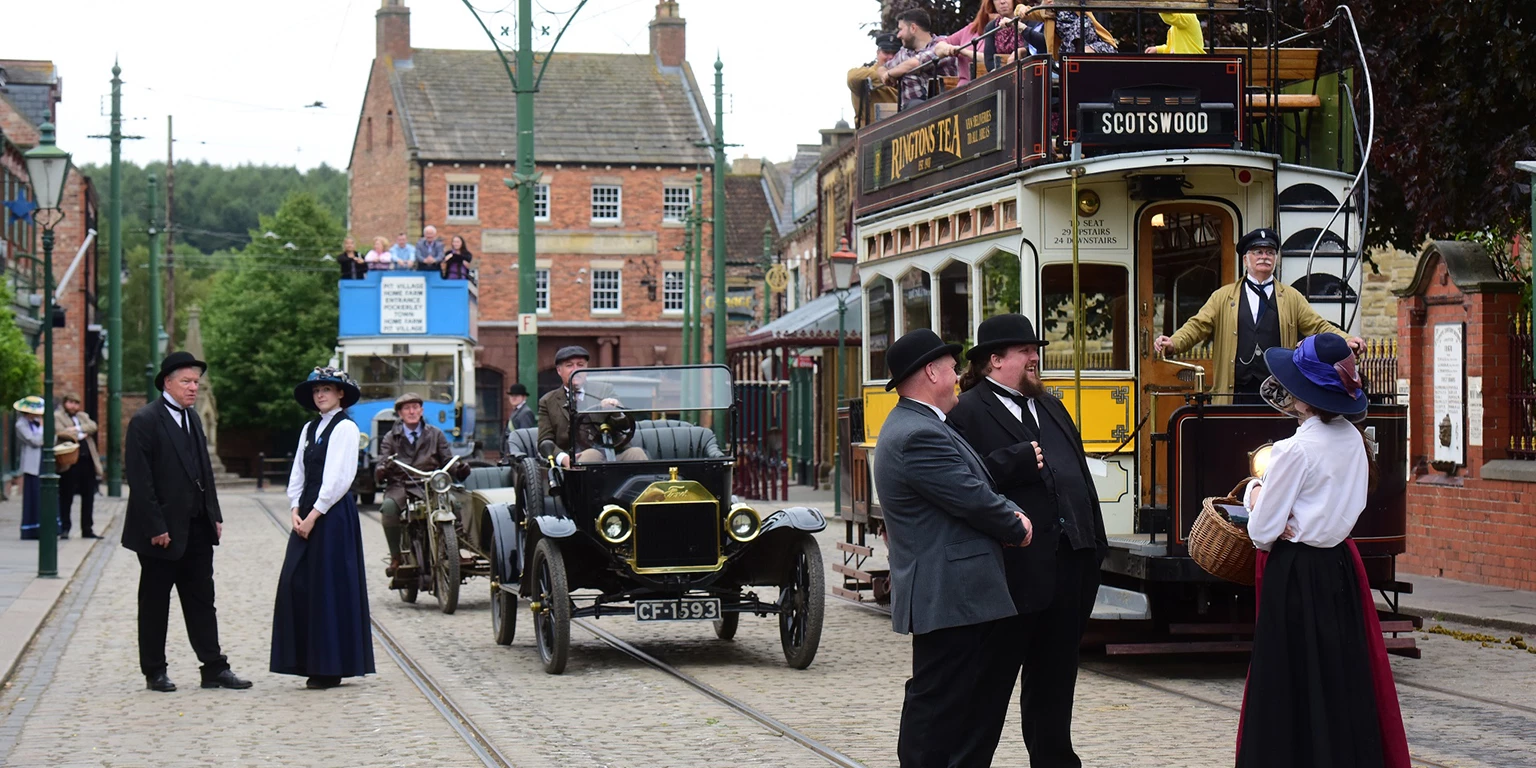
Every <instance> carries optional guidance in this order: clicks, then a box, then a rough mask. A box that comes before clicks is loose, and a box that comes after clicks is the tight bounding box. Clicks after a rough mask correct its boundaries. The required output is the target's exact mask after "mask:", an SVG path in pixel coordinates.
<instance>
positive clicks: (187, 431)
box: [165, 403, 197, 444]
mask: <svg viewBox="0 0 1536 768" xmlns="http://www.w3.org/2000/svg"><path fill="white" fill-rule="evenodd" d="M165 407H167V408H170V409H171V410H173V411H175V412H177V413H179V414H181V432H182V434H184V435H186V437H187V442H189V443H193V444H196V442H197V441H196V439H194V437H193V434H192V417H190V416H188V415H187V409H186V408H181V407H179V406H175V405H171V404H170V403H166V404H165Z"/></svg>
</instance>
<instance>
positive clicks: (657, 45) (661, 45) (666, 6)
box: [651, 0, 688, 67]
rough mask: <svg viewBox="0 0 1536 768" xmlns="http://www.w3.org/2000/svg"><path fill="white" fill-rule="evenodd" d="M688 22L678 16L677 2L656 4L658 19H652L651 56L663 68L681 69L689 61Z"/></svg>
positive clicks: (670, 1)
mask: <svg viewBox="0 0 1536 768" xmlns="http://www.w3.org/2000/svg"><path fill="white" fill-rule="evenodd" d="M687 27H688V22H686V21H684V20H683V17H682V16H680V15H678V12H677V0H661V2H659V3H657V4H656V18H654V19H651V55H652V56H654V57H656V62H657V63H658V64H660V65H661V66H663V67H681V66H682V65H683V62H684V61H685V60H687V58H688V57H687V53H688V46H687V34H686V30H687Z"/></svg>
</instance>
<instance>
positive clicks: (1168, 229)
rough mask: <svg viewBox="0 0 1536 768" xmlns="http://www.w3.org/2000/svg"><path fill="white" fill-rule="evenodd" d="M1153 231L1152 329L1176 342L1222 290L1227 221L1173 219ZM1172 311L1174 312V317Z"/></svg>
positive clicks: (1181, 216) (1182, 215)
mask: <svg viewBox="0 0 1536 768" xmlns="http://www.w3.org/2000/svg"><path fill="white" fill-rule="evenodd" d="M1162 220H1163V226H1160V227H1159V226H1156V222H1157V219H1154V220H1153V223H1154V228H1153V230H1152V326H1153V327H1154V328H1156V329H1157V333H1158V334H1159V335H1163V336H1172V335H1173V333H1174V331H1177V330H1178V329H1179V328H1181V327H1183V326H1184V323H1186V322H1188V320H1189V319H1190V318H1191V317H1194V316H1195V315H1196V314H1197V313H1198V312H1199V311H1200V308H1201V307H1203V306H1205V302H1206V300H1207V299H1209V298H1210V297H1211V294H1212V293H1215V292H1216V289H1217V288H1218V287H1220V285H1221V229H1222V223H1223V221H1224V219H1223V218H1222V217H1220V216H1213V215H1210V214H1203V213H1172V214H1167V215H1165V216H1163V217H1162ZM1170 308H1171V311H1170Z"/></svg>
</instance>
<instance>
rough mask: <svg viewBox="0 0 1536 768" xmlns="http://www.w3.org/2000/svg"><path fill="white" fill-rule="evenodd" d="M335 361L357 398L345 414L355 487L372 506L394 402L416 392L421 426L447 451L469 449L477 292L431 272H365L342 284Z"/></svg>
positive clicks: (470, 285)
mask: <svg viewBox="0 0 1536 768" xmlns="http://www.w3.org/2000/svg"><path fill="white" fill-rule="evenodd" d="M337 293H338V294H339V301H340V321H339V324H338V325H339V327H338V329H337V334H336V335H337V342H336V345H337V346H336V360H337V362H338V363H340V364H341V366H342V367H344V368H345V369H346V370H347V372H348V373H350V374H352V376H353V377H354V378H355V379H356V380H357V383H358V386H359V387H361V388H362V391H363V397H362V400H360V401H358V403H357V405H354V406H352V408H351V409H350V410H349V413H350V414H351V415H352V418H353V420H355V421H356V422H357V423H358V426H359V427H360V428H361V430H362V432H363V442H364V446H362V448H365V450H364V452H363V455H362V457H361V461H362V466H361V467H360V469H359V471H358V474H357V482H356V483H355V484H354V490H355V491H357V492H358V493H359V494H360V496H361V497H362V501H363V503H372V501H373V494H374V492H375V490H376V489H375V488H374V485H373V471H372V470H373V466H374V463H375V462H376V461H377V460H378V458H379V456H378V451H379V442H380V439H381V438H382V437H383V436H384V435H385V434H386V433H388V432H389V430H390V428H391V427H393V426H394V424H395V410H394V405H395V398H397V397H399V396H400V395H401V394H403V393H406V392H415V393H416V394H418V395H421V398H422V400H423V401H424V402H423V406H422V414H423V418H425V420H426V422H427V423H428V424H431V425H433V426H435V427H437V428H438V429H441V430H442V431H443V432H444V433H445V434H447V435H448V439H449V441H450V442H451V443H452V446H453V450H454V453H457V454H461V455H466V456H467V455H470V454H473V453H474V452H475V449H476V445H475V442H474V434H475V328H476V326H477V321H478V308H477V305H478V302H479V288H478V286H477V285H476V284H475V283H474V282H473V281H470V280H445V279H443V278H442V277H440V276H438V275H437V274H436V273H434V272H388V271H384V272H370V273H368V275H367V277H365V278H363V279H361V280H342V281H341V282H340V284H339V289H338V291H337Z"/></svg>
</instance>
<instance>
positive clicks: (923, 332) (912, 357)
mask: <svg viewBox="0 0 1536 768" xmlns="http://www.w3.org/2000/svg"><path fill="white" fill-rule="evenodd" d="M945 355H949V356H951V357H955V358H958V357H959V356H960V345H959V344H945V343H944V340H943V339H941V338H939V335H938V334H937V333H934V332H933V331H931V330H929V329H927V328H919V329H917V330H915V331H912V332H911V333H908V334H907V335H905V336H902V337H901V338H899V339H897V340H896V341H895V343H893V344H891V346H890V348H889V349H886V350H885V361H886V363H887V364H889V365H890V367H891V380H890V381H888V382H886V383H885V391H887V392H889V391H891V390H893V389H895V388H896V385H897V384H900V383H901V382H903V381H905V380H906V378H907V377H908V376H911V375H912V374H914V373H917V372H918V371H920V370H922V369H923V366H925V365H927V364H929V363H931V362H933V361H935V360H937V359H939V358H941V357H943V356H945Z"/></svg>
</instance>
